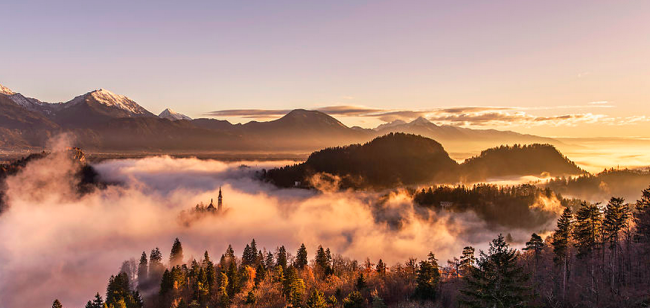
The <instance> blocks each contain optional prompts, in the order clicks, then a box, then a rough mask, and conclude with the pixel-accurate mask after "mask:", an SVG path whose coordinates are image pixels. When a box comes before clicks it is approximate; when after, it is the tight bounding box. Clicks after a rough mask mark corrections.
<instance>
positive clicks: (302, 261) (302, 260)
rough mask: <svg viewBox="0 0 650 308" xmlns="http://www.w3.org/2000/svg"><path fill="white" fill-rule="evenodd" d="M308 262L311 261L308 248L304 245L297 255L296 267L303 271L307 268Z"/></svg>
mask: <svg viewBox="0 0 650 308" xmlns="http://www.w3.org/2000/svg"><path fill="white" fill-rule="evenodd" d="M308 262H309V260H308V259H307V248H306V247H305V244H302V245H300V248H298V252H297V253H296V261H295V262H294V263H295V264H294V266H295V267H296V268H297V269H303V268H305V266H307V263H308Z"/></svg>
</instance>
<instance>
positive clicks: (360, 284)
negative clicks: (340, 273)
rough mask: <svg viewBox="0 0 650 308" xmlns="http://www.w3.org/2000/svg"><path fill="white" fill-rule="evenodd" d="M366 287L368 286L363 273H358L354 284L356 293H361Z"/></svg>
mask: <svg viewBox="0 0 650 308" xmlns="http://www.w3.org/2000/svg"><path fill="white" fill-rule="evenodd" d="M367 286H368V284H367V283H366V278H365V277H364V276H363V273H359V277H357V282H356V283H355V284H354V288H355V289H356V290H357V291H363V290H365V289H366V287H367Z"/></svg>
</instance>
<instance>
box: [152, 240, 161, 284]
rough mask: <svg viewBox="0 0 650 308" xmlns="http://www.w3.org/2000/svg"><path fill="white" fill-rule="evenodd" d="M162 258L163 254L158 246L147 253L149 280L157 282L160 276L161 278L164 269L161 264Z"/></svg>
mask: <svg viewBox="0 0 650 308" xmlns="http://www.w3.org/2000/svg"><path fill="white" fill-rule="evenodd" d="M162 259H163V256H162V253H161V252H160V249H158V247H156V249H153V250H151V253H149V281H151V282H152V283H158V281H160V278H162V274H163V272H164V271H165V266H164V265H163V264H162Z"/></svg>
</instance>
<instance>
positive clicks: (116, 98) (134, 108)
mask: <svg viewBox="0 0 650 308" xmlns="http://www.w3.org/2000/svg"><path fill="white" fill-rule="evenodd" d="M84 97H90V98H92V99H94V100H95V101H97V102H98V103H100V104H102V105H105V106H108V107H116V108H119V109H122V110H124V111H127V112H129V113H131V114H133V115H148V114H150V113H149V112H148V111H147V110H146V109H144V108H143V107H142V106H140V105H138V104H137V103H136V102H135V101H133V100H132V99H130V98H128V97H126V96H124V95H119V94H115V93H113V92H111V91H108V90H106V89H99V90H94V91H91V92H88V93H86V95H84Z"/></svg>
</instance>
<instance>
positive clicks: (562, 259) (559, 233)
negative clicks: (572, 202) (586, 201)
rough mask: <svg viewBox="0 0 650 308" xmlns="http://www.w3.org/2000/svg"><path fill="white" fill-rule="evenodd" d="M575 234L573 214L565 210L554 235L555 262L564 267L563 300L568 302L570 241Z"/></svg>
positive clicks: (568, 209)
mask: <svg viewBox="0 0 650 308" xmlns="http://www.w3.org/2000/svg"><path fill="white" fill-rule="evenodd" d="M572 233H573V212H572V211H571V209H570V208H568V207H567V208H565V209H564V211H563V212H562V216H560V218H559V219H558V220H557V229H556V230H555V233H553V238H552V239H553V242H552V245H553V254H554V257H553V261H555V264H557V265H561V266H562V300H563V301H565V300H566V288H567V279H568V274H569V241H570V239H571V234H572Z"/></svg>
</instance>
